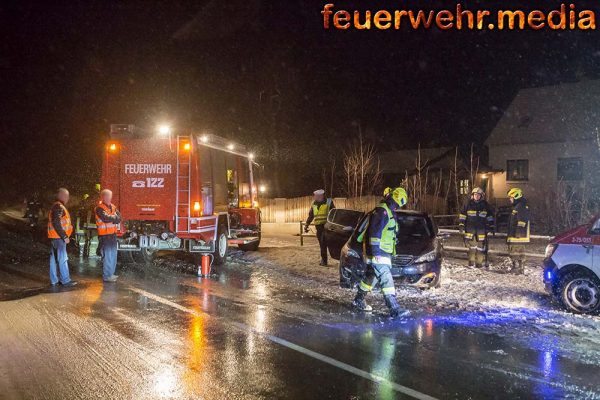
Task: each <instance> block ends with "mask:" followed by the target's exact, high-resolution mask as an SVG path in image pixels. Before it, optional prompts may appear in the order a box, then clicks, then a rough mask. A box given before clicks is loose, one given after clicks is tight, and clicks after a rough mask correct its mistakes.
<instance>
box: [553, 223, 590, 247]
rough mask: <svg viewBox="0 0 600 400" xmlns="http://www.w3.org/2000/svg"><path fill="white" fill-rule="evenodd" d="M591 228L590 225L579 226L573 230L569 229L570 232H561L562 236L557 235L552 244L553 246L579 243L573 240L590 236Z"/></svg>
mask: <svg viewBox="0 0 600 400" xmlns="http://www.w3.org/2000/svg"><path fill="white" fill-rule="evenodd" d="M590 227H591V225H590V224H586V225H581V226H578V227H576V228H573V229H569V230H568V231H565V232H561V233H560V234H558V235H556V236H555V237H554V239H552V241H551V242H550V243H552V244H569V243H578V242H576V241H573V238H576V237H582V236H589V235H588V231H589V229H590ZM579 243H580V242H579Z"/></svg>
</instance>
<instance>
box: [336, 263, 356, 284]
mask: <svg viewBox="0 0 600 400" xmlns="http://www.w3.org/2000/svg"><path fill="white" fill-rule="evenodd" d="M357 283H358V282H356V279H355V278H354V275H352V271H350V270H349V269H348V268H346V267H344V266H343V265H342V264H341V263H340V287H341V288H344V289H354V288H355V287H356V285H357Z"/></svg>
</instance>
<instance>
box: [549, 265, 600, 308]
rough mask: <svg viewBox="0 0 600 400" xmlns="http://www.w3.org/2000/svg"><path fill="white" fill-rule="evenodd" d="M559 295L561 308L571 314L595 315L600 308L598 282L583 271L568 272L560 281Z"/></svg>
mask: <svg viewBox="0 0 600 400" xmlns="http://www.w3.org/2000/svg"><path fill="white" fill-rule="evenodd" d="M559 295H560V297H559V299H560V302H561V303H562V305H563V307H564V308H566V309H567V310H569V311H571V312H574V313H577V314H592V313H597V312H598V309H599V308H600V280H599V279H598V278H597V277H596V276H594V275H593V274H592V273H588V272H585V271H575V272H569V273H567V274H566V275H565V276H563V277H562V278H561V279H560V285H559Z"/></svg>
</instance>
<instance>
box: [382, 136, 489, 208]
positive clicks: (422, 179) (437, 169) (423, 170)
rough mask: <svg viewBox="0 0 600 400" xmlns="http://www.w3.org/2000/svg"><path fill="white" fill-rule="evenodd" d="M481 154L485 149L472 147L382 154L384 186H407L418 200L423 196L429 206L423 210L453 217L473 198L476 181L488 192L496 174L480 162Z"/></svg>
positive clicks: (429, 148)
mask: <svg viewBox="0 0 600 400" xmlns="http://www.w3.org/2000/svg"><path fill="white" fill-rule="evenodd" d="M481 153H483V151H482V149H481V148H475V149H473V150H472V149H471V146H459V147H458V148H457V147H428V148H417V149H407V150H398V151H390V152H386V153H382V154H381V155H380V157H379V162H380V168H381V173H382V177H383V179H382V180H383V183H384V186H396V185H399V184H403V185H405V186H406V188H407V189H408V191H409V196H413V195H414V196H417V197H418V195H417V194H416V193H414V192H420V193H421V194H422V195H423V196H424V197H425V199H424V200H423V201H424V202H425V203H427V204H426V205H422V207H423V208H424V209H427V210H428V211H430V212H437V213H442V214H445V213H453V212H455V211H456V210H457V209H458V208H460V206H461V205H462V204H463V203H464V201H465V200H466V198H467V197H468V196H469V195H470V193H471V190H472V188H473V185H472V184H471V182H472V181H474V183H475V186H480V187H482V188H483V189H484V190H486V184H487V174H488V173H491V172H494V171H493V170H490V169H489V167H487V166H485V165H484V163H483V161H480V160H482V158H481V156H480V154H481ZM455 175H456V177H455ZM455 178H456V179H455ZM425 186H426V187H425ZM442 204H443V206H442ZM416 206H417V207H419V205H416Z"/></svg>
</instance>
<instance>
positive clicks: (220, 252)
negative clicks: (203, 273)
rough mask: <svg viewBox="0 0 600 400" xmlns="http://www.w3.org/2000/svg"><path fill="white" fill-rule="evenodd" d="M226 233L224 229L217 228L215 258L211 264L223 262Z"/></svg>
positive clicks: (225, 254)
mask: <svg viewBox="0 0 600 400" xmlns="http://www.w3.org/2000/svg"><path fill="white" fill-rule="evenodd" d="M227 246H228V245H227V234H226V233H225V229H222V228H219V232H218V233H217V241H216V243H215V253H214V256H215V259H214V261H213V264H215V265H221V264H223V263H224V262H225V257H226V256H227Z"/></svg>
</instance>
